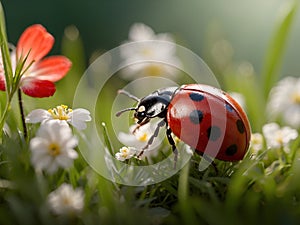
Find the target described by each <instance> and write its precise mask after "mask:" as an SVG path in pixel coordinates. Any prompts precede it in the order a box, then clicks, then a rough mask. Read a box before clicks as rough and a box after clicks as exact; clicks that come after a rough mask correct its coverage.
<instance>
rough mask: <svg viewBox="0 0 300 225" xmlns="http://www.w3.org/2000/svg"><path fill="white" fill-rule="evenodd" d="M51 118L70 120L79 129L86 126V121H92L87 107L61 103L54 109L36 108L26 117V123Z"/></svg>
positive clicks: (62, 120) (45, 120)
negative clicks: (74, 106)
mask: <svg viewBox="0 0 300 225" xmlns="http://www.w3.org/2000/svg"><path fill="white" fill-rule="evenodd" d="M49 120H59V121H61V122H62V123H65V122H68V123H69V124H71V125H72V126H74V127H75V128H77V129H78V130H83V129H85V128H86V122H88V121H91V116H90V112H89V111H88V110H86V109H82V108H79V109H74V110H72V109H70V108H68V106H66V105H59V106H57V107H55V108H53V109H49V110H44V109H35V110H33V111H31V112H30V113H29V114H28V116H27V117H26V120H25V122H26V123H43V122H47V121H49Z"/></svg>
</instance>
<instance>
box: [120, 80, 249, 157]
mask: <svg viewBox="0 0 300 225" xmlns="http://www.w3.org/2000/svg"><path fill="white" fill-rule="evenodd" d="M120 93H123V94H126V95H127V96H129V97H131V98H133V99H135V100H136V101H138V105H137V106H136V107H133V108H128V109H124V110H122V111H120V112H118V113H117V116H119V115H120V114H121V113H123V112H125V111H129V110H134V111H135V113H134V117H135V118H136V119H137V123H138V126H137V129H138V127H140V126H143V125H144V124H146V123H148V122H149V121H150V120H151V119H152V118H154V117H159V118H162V121H161V122H160V123H159V124H158V127H157V128H156V130H155V132H154V134H153V135H152V137H151V138H150V139H149V141H148V143H147V145H146V146H145V147H144V148H143V150H142V151H141V153H140V155H141V154H142V153H143V151H144V150H145V149H146V148H148V146H149V145H150V144H152V142H153V139H154V138H155V137H156V136H157V135H158V131H159V128H160V127H162V126H164V125H166V127H167V132H166V134H167V138H168V140H169V142H170V144H171V146H172V149H173V151H174V152H175V155H176V154H177V149H176V146H175V143H174V140H173V138H172V136H171V133H173V134H175V135H176V136H177V137H178V138H179V139H180V140H182V141H183V142H185V143H186V144H188V145H189V146H191V147H192V148H194V149H195V150H196V151H197V152H198V153H201V154H205V155H209V156H211V157H213V158H217V159H220V160H224V161H238V160H241V159H242V158H243V157H244V155H245V154H246V152H247V149H248V147H249V141H250V135H251V128H250V124H249V121H248V119H247V116H246V113H245V112H244V111H243V109H242V108H241V106H240V105H239V104H238V103H237V102H236V101H235V100H234V99H233V98H232V97H231V96H230V95H228V94H227V93H225V92H223V91H222V90H220V89H218V88H215V87H212V86H208V85H202V84H188V85H183V86H181V87H179V88H178V87H169V88H162V89H158V90H156V91H154V92H153V93H151V94H149V95H148V96H146V97H144V98H142V99H138V98H137V97H135V96H132V95H131V94H129V93H127V92H126V91H124V90H121V91H120Z"/></svg>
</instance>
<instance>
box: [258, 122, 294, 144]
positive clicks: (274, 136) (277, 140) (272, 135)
mask: <svg viewBox="0 0 300 225" xmlns="http://www.w3.org/2000/svg"><path fill="white" fill-rule="evenodd" d="M262 131H263V135H264V137H265V139H266V143H267V147H268V148H273V149H278V148H284V147H287V146H288V144H289V143H290V142H291V141H292V140H295V139H296V138H297V137H298V132H297V131H296V130H295V129H292V128H290V127H287V126H285V127H282V128H280V127H279V125H278V124H277V123H269V124H266V125H264V126H263V128H262Z"/></svg>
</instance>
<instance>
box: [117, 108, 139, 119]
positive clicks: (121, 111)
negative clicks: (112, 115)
mask: <svg viewBox="0 0 300 225" xmlns="http://www.w3.org/2000/svg"><path fill="white" fill-rule="evenodd" d="M131 110H136V108H134V107H132V108H127V109H122V110H120V111H119V112H117V113H116V116H117V117H119V116H121V114H123V113H124V112H127V111H131Z"/></svg>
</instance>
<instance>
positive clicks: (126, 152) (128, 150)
mask: <svg viewBox="0 0 300 225" xmlns="http://www.w3.org/2000/svg"><path fill="white" fill-rule="evenodd" d="M136 152H137V149H136V148H134V147H125V146H124V147H122V148H121V149H120V152H117V153H116V154H115V157H116V159H117V160H119V161H122V162H123V161H125V160H126V159H130V158H132V157H133V156H135V154H136Z"/></svg>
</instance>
